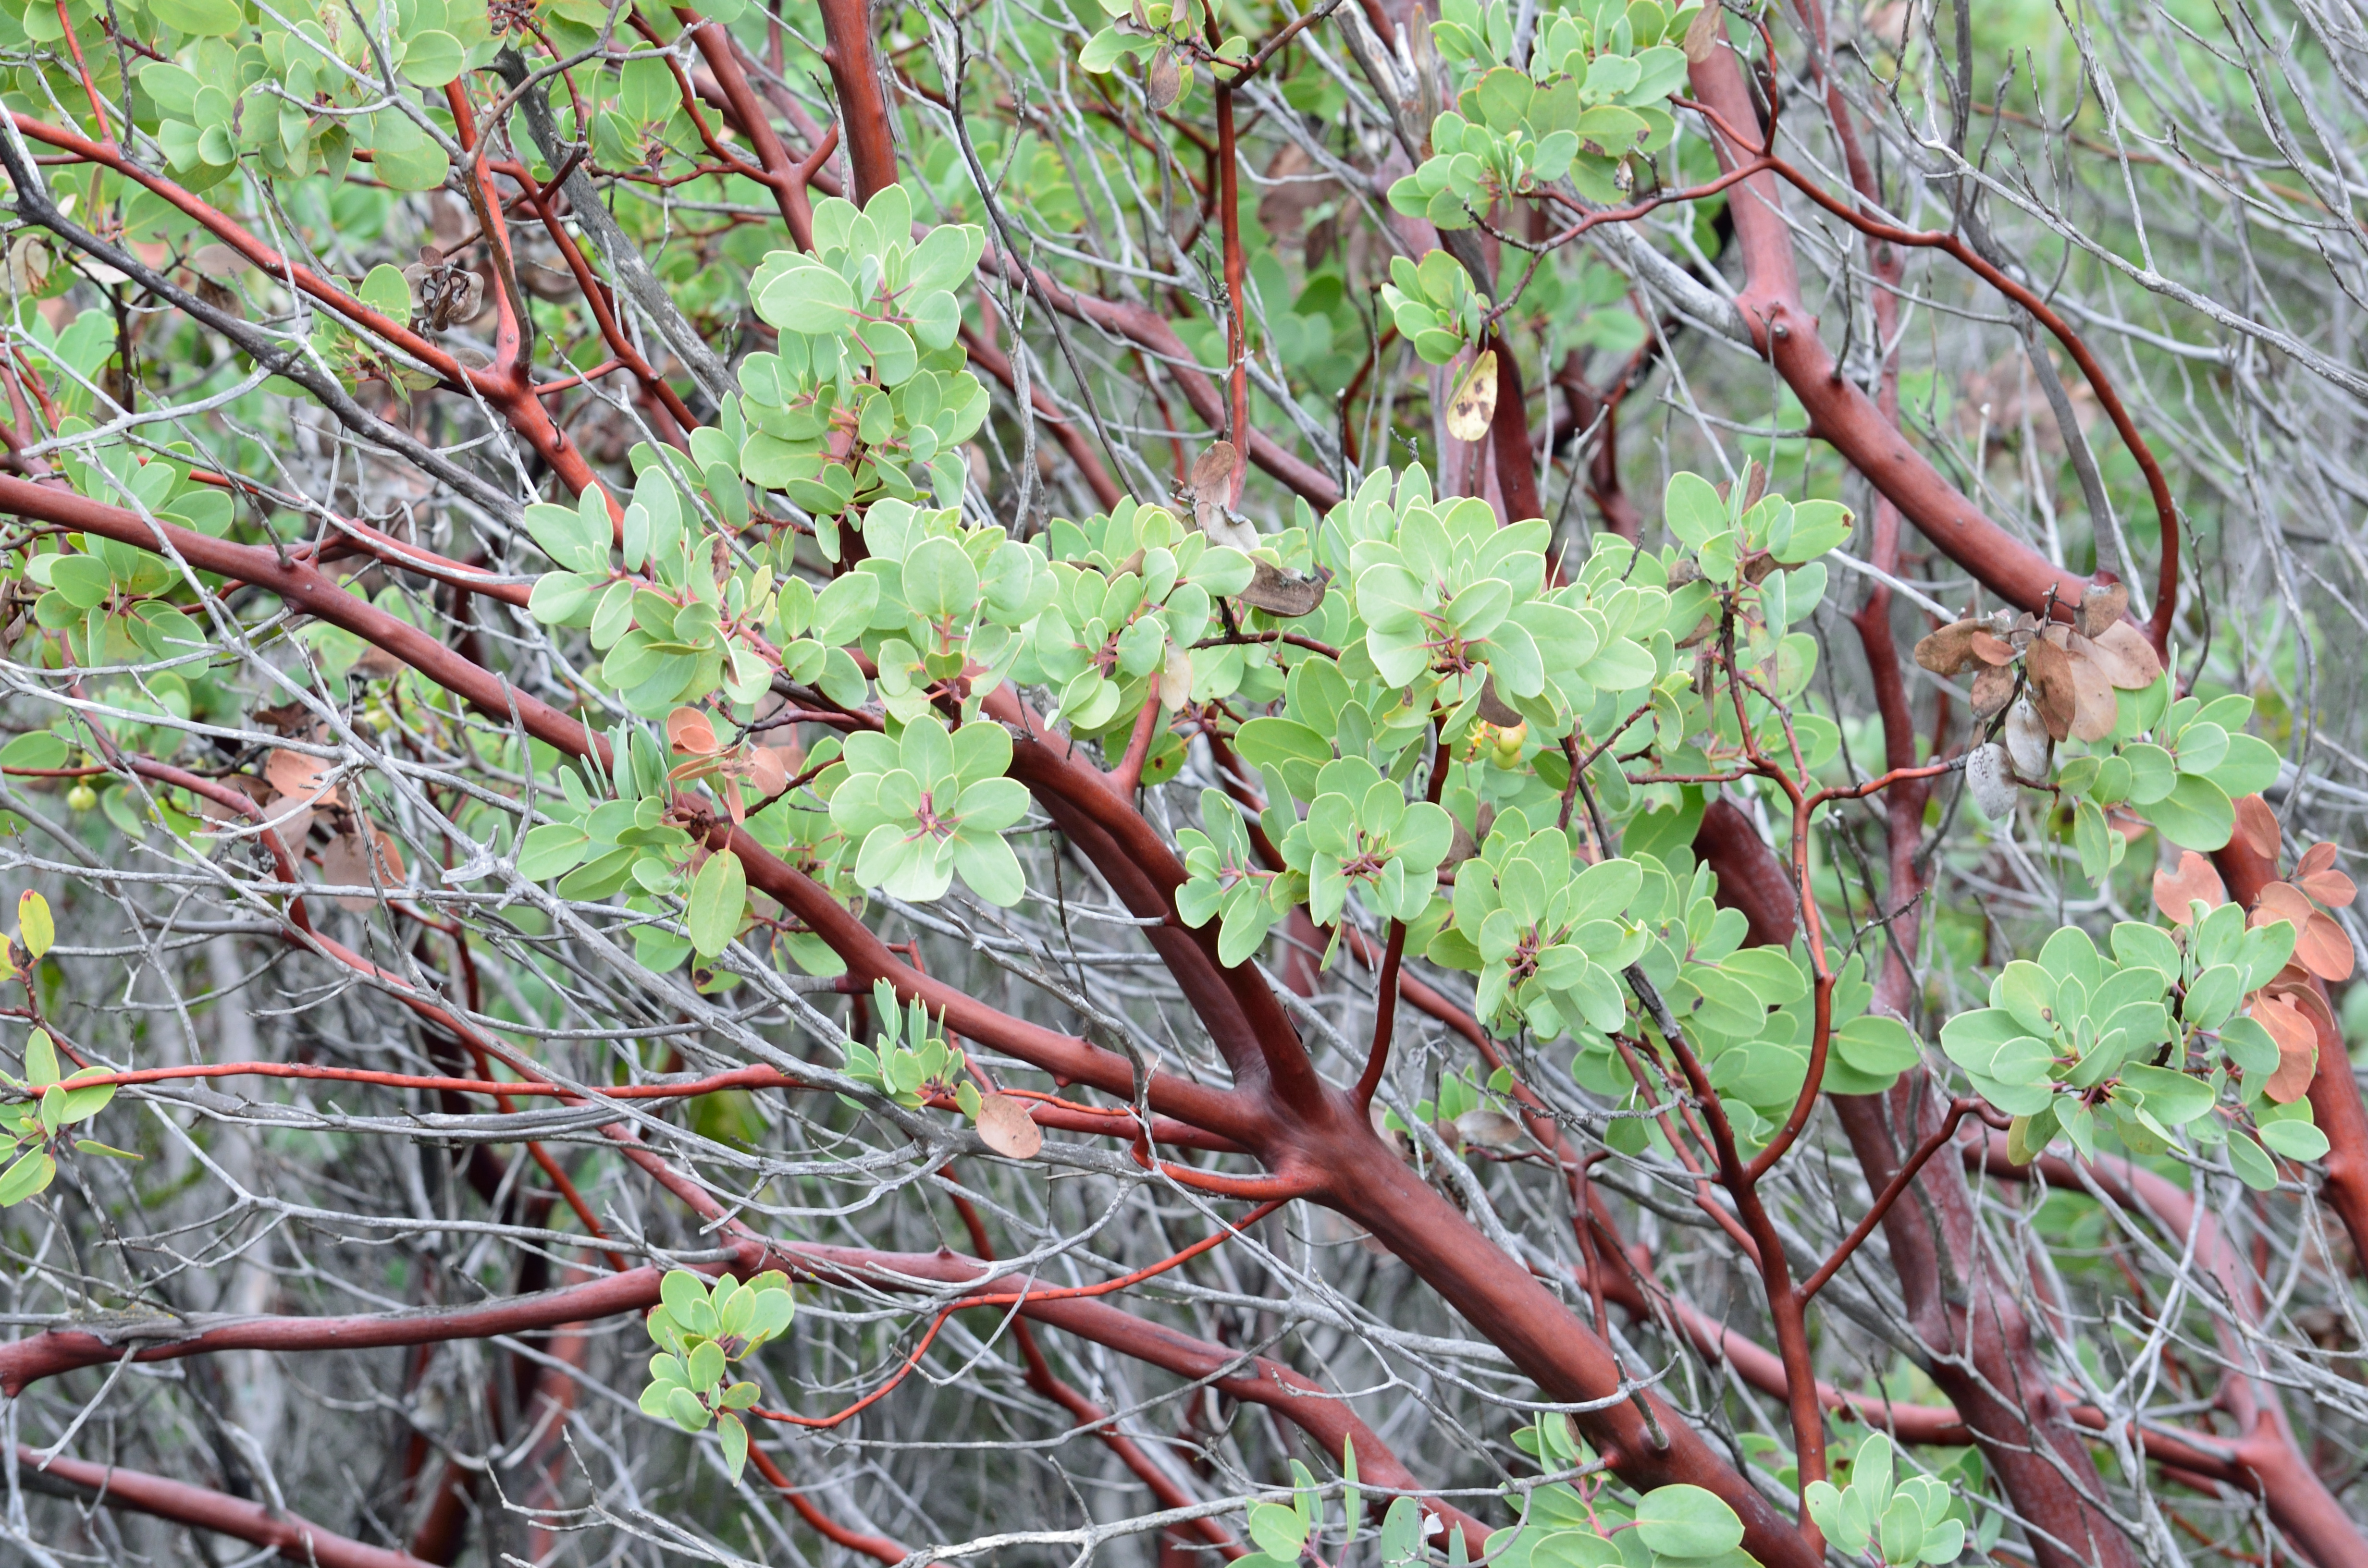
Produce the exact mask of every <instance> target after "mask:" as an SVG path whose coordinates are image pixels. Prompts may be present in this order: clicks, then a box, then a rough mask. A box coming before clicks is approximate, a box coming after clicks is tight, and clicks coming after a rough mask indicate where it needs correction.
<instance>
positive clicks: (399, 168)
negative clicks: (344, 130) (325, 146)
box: [357, 108, 452, 190]
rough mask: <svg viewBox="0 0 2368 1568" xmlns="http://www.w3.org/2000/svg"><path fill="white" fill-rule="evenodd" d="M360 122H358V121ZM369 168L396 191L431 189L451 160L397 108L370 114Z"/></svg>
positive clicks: (439, 182) (438, 184) (440, 178)
mask: <svg viewBox="0 0 2368 1568" xmlns="http://www.w3.org/2000/svg"><path fill="white" fill-rule="evenodd" d="M357 123H361V122H359V121H358V122H357ZM368 123H369V125H370V156H371V160H372V162H371V165H370V166H371V168H372V169H373V170H374V171H375V172H376V173H377V175H378V177H379V178H381V179H382V180H384V181H386V183H387V184H388V185H390V186H393V187H394V188H395V189H397V190H434V189H436V188H437V187H439V186H441V185H442V184H443V183H444V176H446V175H448V174H450V173H451V172H452V160H451V159H450V158H449V157H447V156H445V153H444V149H443V148H442V147H440V146H438V145H437V143H436V142H434V141H433V140H431V139H430V138H429V137H428V135H427V132H426V131H422V130H420V129H419V127H418V126H417V125H416V124H414V123H413V122H412V120H411V119H409V117H407V116H405V115H404V114H403V113H402V112H401V111H400V110H397V109H391V108H389V109H381V110H380V111H379V112H378V113H376V114H374V115H372V116H370V119H369V121H368Z"/></svg>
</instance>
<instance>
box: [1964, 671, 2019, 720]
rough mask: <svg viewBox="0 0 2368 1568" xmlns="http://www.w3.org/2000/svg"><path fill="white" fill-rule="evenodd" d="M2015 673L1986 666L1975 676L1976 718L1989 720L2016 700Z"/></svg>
mask: <svg viewBox="0 0 2368 1568" xmlns="http://www.w3.org/2000/svg"><path fill="white" fill-rule="evenodd" d="M2014 678H2015V677H2014V671H2013V670H2011V669H2001V668H1999V667H1998V665H1983V666H1982V668H1981V672H1980V673H1979V674H1978V675H1976V676H1974V717H1975V718H1976V719H1988V718H1992V717H1994V716H1996V715H1997V713H1998V710H2000V709H2003V708H2004V707H2005V706H2006V705H2007V704H2008V703H2009V702H2011V701H2013V700H2014Z"/></svg>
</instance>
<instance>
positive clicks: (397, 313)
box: [355, 83, 441, 326]
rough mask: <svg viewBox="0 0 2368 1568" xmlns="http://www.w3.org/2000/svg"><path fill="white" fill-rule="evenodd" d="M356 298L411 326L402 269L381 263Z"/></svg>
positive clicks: (408, 288) (408, 283)
mask: <svg viewBox="0 0 2368 1568" xmlns="http://www.w3.org/2000/svg"><path fill="white" fill-rule="evenodd" d="M438 85H441V84H440V83H439V84H438ZM355 297H356V298H358V299H359V300H360V301H361V302H362V303H363V304H365V305H368V306H369V307H370V309H371V310H374V311H376V312H378V313H379V314H381V315H382V316H384V317H386V318H387V319H388V320H389V321H391V322H393V323H394V324H396V325H397V326H408V325H410V324H411V311H412V298H411V280H410V279H409V278H405V277H404V275H403V271H402V269H401V268H400V267H390V266H388V265H387V264H386V263H385V262H380V263H379V264H378V265H377V266H376V267H371V268H370V276H369V277H367V278H363V279H362V286H361V287H360V288H359V290H355Z"/></svg>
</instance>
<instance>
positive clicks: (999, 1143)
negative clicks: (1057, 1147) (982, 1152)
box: [977, 1094, 1044, 1160]
mask: <svg viewBox="0 0 2368 1568" xmlns="http://www.w3.org/2000/svg"><path fill="white" fill-rule="evenodd" d="M977 1122H978V1136H979V1141H980V1142H983V1143H985V1145H986V1146H987V1147H988V1148H990V1149H992V1150H994V1151H995V1152H996V1153H998V1154H1002V1155H1006V1156H1008V1157H1009V1158H1011V1159H1014V1160H1032V1159H1034V1158H1035V1157H1036V1153H1037V1151H1038V1150H1040V1149H1042V1148H1043V1147H1044V1130H1043V1129H1042V1128H1041V1127H1039V1126H1037V1125H1036V1120H1035V1118H1033V1117H1031V1116H1030V1115H1029V1114H1028V1107H1027V1105H1026V1104H1025V1103H1024V1102H1022V1101H1020V1100H1017V1099H1014V1098H1013V1097H1012V1096H1009V1095H1005V1094H994V1095H987V1096H985V1097H983V1098H982V1099H980V1101H979V1102H978V1116H977Z"/></svg>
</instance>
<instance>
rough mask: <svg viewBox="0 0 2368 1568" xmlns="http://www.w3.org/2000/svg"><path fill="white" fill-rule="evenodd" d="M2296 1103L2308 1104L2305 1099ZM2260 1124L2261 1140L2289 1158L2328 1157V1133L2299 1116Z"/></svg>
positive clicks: (2319, 1158) (2308, 1159)
mask: <svg viewBox="0 0 2368 1568" xmlns="http://www.w3.org/2000/svg"><path fill="white" fill-rule="evenodd" d="M2295 1103H2296V1104H2298V1105H2300V1104H2306V1102H2304V1101H2296V1102H2295ZM2258 1126H2259V1131H2260V1137H2261V1142H2264V1143H2267V1144H2268V1145H2269V1146H2270V1147H2271V1149H2273V1150H2275V1151H2276V1152H2277V1153H2281V1154H2283V1155H2284V1156H2285V1157H2286V1158H2287V1159H2289V1160H2302V1161H2305V1162H2308V1161H2311V1160H2323V1159H2325V1158H2326V1157H2327V1151H2328V1142H2327V1134H2326V1133H2324V1132H2321V1131H2319V1130H2318V1129H2317V1127H2315V1126H2313V1125H2312V1124H2311V1123H2309V1122H2308V1121H2305V1120H2303V1119H2300V1118H2298V1117H2297V1118H2294V1119H2279V1120H2276V1121H2270V1120H2262V1121H2260V1123H2259V1124H2258ZM2232 1142H2233V1141H2232ZM2238 1174H2239V1175H2242V1174H2243V1173H2242V1172H2239V1173H2238Z"/></svg>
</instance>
